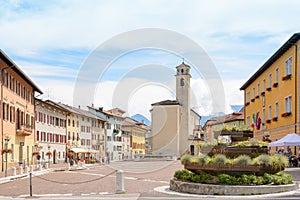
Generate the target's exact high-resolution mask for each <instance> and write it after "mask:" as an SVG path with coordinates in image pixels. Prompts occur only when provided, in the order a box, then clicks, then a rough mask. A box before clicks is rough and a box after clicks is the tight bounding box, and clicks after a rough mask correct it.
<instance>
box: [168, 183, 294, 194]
mask: <svg viewBox="0 0 300 200" xmlns="http://www.w3.org/2000/svg"><path fill="white" fill-rule="evenodd" d="M297 189H298V184H297V183H293V184H288V185H257V186H255V185H251V186H243V185H213V184H201V183H190V182H183V181H178V180H174V179H171V180H170V190H173V191H176V192H183V193H191V194H201V195H258V194H272V193H280V192H287V191H292V190H297Z"/></svg>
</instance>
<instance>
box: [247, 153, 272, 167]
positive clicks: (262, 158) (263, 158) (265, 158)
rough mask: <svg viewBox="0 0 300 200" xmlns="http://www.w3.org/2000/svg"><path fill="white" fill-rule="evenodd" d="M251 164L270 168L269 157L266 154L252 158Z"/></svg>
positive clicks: (270, 161) (270, 160)
mask: <svg viewBox="0 0 300 200" xmlns="http://www.w3.org/2000/svg"><path fill="white" fill-rule="evenodd" d="M252 163H253V164H259V165H265V166H272V159H271V156H269V155H267V154H261V155H260V156H258V157H256V158H254V159H253V161H252Z"/></svg>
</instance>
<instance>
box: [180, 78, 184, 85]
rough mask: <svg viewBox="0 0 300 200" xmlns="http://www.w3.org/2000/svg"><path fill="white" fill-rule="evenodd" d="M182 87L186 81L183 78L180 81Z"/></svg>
mask: <svg viewBox="0 0 300 200" xmlns="http://www.w3.org/2000/svg"><path fill="white" fill-rule="evenodd" d="M180 86H184V79H183V78H181V79H180Z"/></svg>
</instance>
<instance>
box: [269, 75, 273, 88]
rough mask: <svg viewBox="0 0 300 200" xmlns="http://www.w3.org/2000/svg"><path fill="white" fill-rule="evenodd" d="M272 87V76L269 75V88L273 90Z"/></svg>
mask: <svg viewBox="0 0 300 200" xmlns="http://www.w3.org/2000/svg"><path fill="white" fill-rule="evenodd" d="M271 87H272V74H269V87H268V88H271Z"/></svg>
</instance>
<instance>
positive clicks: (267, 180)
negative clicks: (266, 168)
mask: <svg viewBox="0 0 300 200" xmlns="http://www.w3.org/2000/svg"><path fill="white" fill-rule="evenodd" d="M263 177H264V182H265V184H271V183H273V182H274V175H271V174H268V173H265V174H264V176H263Z"/></svg>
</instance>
